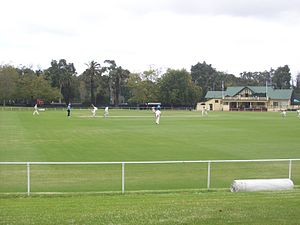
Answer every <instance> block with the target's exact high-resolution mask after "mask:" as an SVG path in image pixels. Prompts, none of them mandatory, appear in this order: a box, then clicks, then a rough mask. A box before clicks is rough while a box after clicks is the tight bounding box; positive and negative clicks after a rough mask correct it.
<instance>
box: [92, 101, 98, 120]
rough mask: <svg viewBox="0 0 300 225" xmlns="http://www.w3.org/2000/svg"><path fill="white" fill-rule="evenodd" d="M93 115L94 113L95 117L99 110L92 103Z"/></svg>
mask: <svg viewBox="0 0 300 225" xmlns="http://www.w3.org/2000/svg"><path fill="white" fill-rule="evenodd" d="M92 107H93V108H92V110H91V111H92V115H93V117H95V116H96V111H97V110H98V108H97V107H96V106H94V105H93V104H92Z"/></svg>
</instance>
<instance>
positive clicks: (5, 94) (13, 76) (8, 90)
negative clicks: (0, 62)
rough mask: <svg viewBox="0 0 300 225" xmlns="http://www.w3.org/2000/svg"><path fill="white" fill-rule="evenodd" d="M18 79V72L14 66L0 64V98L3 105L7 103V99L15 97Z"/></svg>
mask: <svg viewBox="0 0 300 225" xmlns="http://www.w3.org/2000/svg"><path fill="white" fill-rule="evenodd" d="M17 79H18V73H17V71H16V69H15V68H14V67H12V66H10V65H4V66H0V100H1V101H2V104H3V106H5V105H6V101H8V100H11V99H13V98H14V95H15V93H16V82H17Z"/></svg>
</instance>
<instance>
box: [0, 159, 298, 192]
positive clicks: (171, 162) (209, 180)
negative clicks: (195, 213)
mask: <svg viewBox="0 0 300 225" xmlns="http://www.w3.org/2000/svg"><path fill="white" fill-rule="evenodd" d="M294 161H300V159H254V160H250V159H249V160H194V161H140V162H139V161H136V162H0V165H26V166H27V195H30V193H31V191H30V188H31V186H30V166H31V165H121V166H122V167H121V168H122V171H121V174H122V176H121V179H122V187H121V192H122V193H125V165H129V164H181V163H206V164H207V190H210V188H211V164H212V163H246V162H248V163H249V162H288V168H287V178H289V179H291V177H292V163H293V162H294Z"/></svg>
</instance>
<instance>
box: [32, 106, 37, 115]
mask: <svg viewBox="0 0 300 225" xmlns="http://www.w3.org/2000/svg"><path fill="white" fill-rule="evenodd" d="M33 109H34V111H33V114H32V115H35V114H38V115H39V111H38V106H37V104H35V106H34V107H33Z"/></svg>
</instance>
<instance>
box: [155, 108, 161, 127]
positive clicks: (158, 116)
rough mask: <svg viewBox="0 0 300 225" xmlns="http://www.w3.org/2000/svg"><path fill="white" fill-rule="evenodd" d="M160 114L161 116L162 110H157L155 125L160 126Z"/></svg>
mask: <svg viewBox="0 0 300 225" xmlns="http://www.w3.org/2000/svg"><path fill="white" fill-rule="evenodd" d="M160 114H161V112H160V110H159V109H156V111H155V123H156V124H159V120H160Z"/></svg>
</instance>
